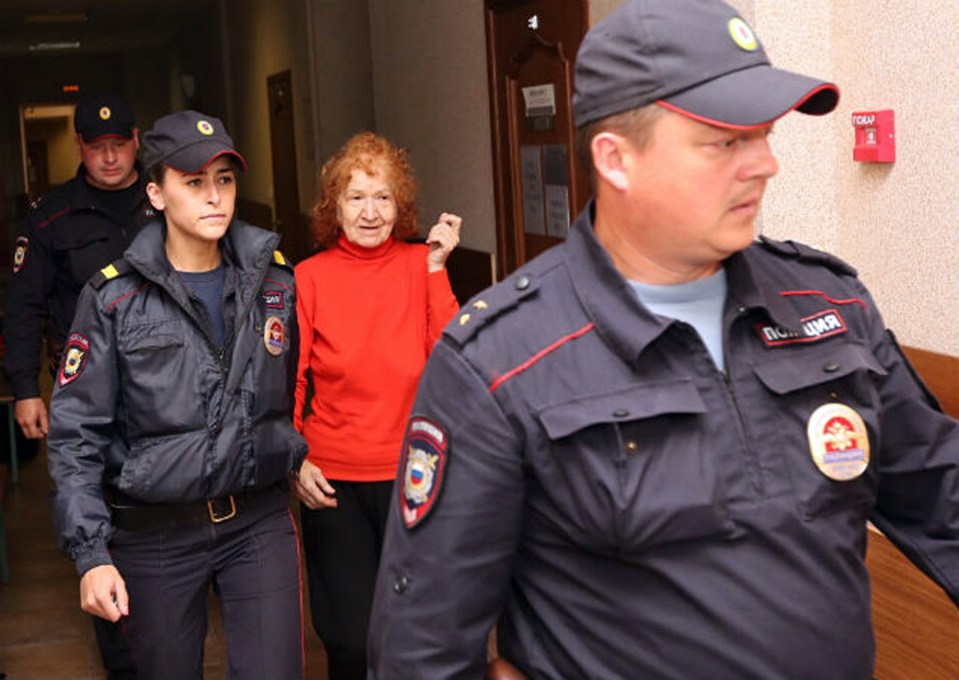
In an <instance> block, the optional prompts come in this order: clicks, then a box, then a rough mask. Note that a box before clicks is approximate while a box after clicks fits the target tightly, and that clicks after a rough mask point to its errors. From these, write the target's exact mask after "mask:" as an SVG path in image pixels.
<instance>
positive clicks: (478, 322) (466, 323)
mask: <svg viewBox="0 0 959 680" xmlns="http://www.w3.org/2000/svg"><path fill="white" fill-rule="evenodd" d="M537 290H539V280H538V278H537V277H536V276H535V275H534V274H531V273H527V272H525V271H523V270H521V271H519V272H516V273H515V274H513V275H511V276H510V277H509V278H507V279H506V280H504V281H502V282H500V283H498V284H496V285H495V286H492V287H490V288H487V289H486V290H484V291H483V292H481V293H479V294H478V295H476V296H474V297H473V299H471V300H470V301H469V302H467V303H466V304H465V305H463V306H462V307H460V310H459V313H457V315H456V316H454V317H453V320H452V321H450V322H449V324H447V326H446V330H445V331H444V332H445V333H446V334H447V335H448V336H450V337H451V338H452V339H454V340H456V341H457V342H458V343H459V344H461V345H463V344H466V343H467V342H469V341H470V339H472V338H473V336H474V335H476V333H477V332H479V330H480V329H481V328H483V326H485V325H487V324H488V323H490V322H491V321H492V320H493V319H495V318H496V317H498V316H500V315H501V314H503V313H504V312H507V311H509V310H511V309H514V308H515V307H516V306H518V305H519V303H520V302H522V301H523V300H524V299H525V298H527V297H529V296H530V295H533V294H534V293H536V291H537Z"/></svg>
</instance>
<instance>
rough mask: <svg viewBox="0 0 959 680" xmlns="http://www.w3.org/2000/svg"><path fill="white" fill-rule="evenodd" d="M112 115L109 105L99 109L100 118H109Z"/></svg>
mask: <svg viewBox="0 0 959 680" xmlns="http://www.w3.org/2000/svg"><path fill="white" fill-rule="evenodd" d="M112 115H113V111H111V110H110V107H109V106H104V107H102V108H101V109H100V120H110V116H112Z"/></svg>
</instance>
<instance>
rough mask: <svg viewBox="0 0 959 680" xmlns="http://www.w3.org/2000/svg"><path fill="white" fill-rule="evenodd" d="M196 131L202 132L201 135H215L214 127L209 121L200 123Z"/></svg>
mask: <svg viewBox="0 0 959 680" xmlns="http://www.w3.org/2000/svg"><path fill="white" fill-rule="evenodd" d="M196 129H197V130H199V131H200V134H201V135H207V136H209V135H212V134H213V125H212V124H211V123H210V121H208V120H201V121H198V122H197V124H196Z"/></svg>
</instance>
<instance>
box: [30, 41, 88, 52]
mask: <svg viewBox="0 0 959 680" xmlns="http://www.w3.org/2000/svg"><path fill="white" fill-rule="evenodd" d="M78 49H80V41H79V40H73V41H64V42H42V43H36V44H35V45H30V46H29V50H30V51H31V52H53V51H56V50H78Z"/></svg>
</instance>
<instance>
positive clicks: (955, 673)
mask: <svg viewBox="0 0 959 680" xmlns="http://www.w3.org/2000/svg"><path fill="white" fill-rule="evenodd" d="M904 351H905V352H906V355H907V356H908V357H909V361H910V363H911V364H912V365H913V368H915V369H916V372H917V373H918V374H919V375H920V377H922V379H923V381H924V382H925V383H926V386H927V387H928V388H929V390H930V391H931V392H932V393H933V394H935V395H936V398H937V399H938V400H939V403H940V405H941V406H942V409H943V411H945V412H946V413H948V414H949V415H951V416H953V417H959V358H957V357H951V356H947V355H943V354H936V353H933V352H927V351H925V350H919V349H913V348H909V347H906V348H904ZM866 563H867V565H868V567H869V572H870V574H871V577H872V607H873V625H874V627H875V630H876V646H877V649H876V671H875V678H876V680H956V678H957V677H959V611H957V610H956V607H955V605H953V603H952V601H951V600H950V599H949V598H948V597H947V596H946V594H945V593H944V592H943V591H942V589H940V588H939V586H937V585H936V584H935V583H933V582H932V581H931V580H930V579H929V578H927V577H926V575H925V574H923V573H922V572H921V571H919V570H918V569H917V568H916V567H914V566H913V565H912V563H911V562H909V561H908V560H907V559H906V558H905V557H904V556H903V555H902V553H900V552H899V550H898V549H897V548H896V547H895V546H894V545H892V543H891V542H890V541H889V539H887V538H886V537H885V536H883V535H882V533H880V532H879V531H876V530H875V529H872V530H870V532H869V547H868V551H867V553H866Z"/></svg>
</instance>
